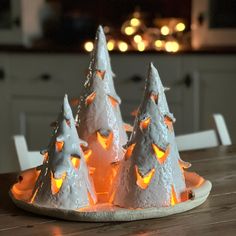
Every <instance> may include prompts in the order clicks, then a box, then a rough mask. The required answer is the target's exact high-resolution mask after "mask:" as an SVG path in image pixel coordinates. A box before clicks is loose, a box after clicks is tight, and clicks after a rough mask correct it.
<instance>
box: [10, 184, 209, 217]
mask: <svg viewBox="0 0 236 236" xmlns="http://www.w3.org/2000/svg"><path fill="white" fill-rule="evenodd" d="M211 187H212V184H211V182H210V181H208V180H205V181H204V182H203V183H202V184H201V185H200V186H199V187H195V188H192V189H190V190H191V192H192V196H193V197H192V198H191V199H190V200H187V201H185V202H181V203H178V204H176V205H174V206H171V207H162V208H146V209H126V208H120V207H116V206H113V205H111V204H98V205H95V206H94V207H90V208H89V210H85V209H84V210H83V211H79V210H67V209H58V208H49V207H45V206H41V205H36V204H31V203H28V202H25V201H21V200H17V199H16V198H14V196H13V194H12V193H11V192H10V196H11V199H12V200H13V202H14V203H15V204H16V206H18V207H19V208H22V209H23V210H26V211H30V212H33V213H35V214H39V215H46V216H51V217H55V218H60V219H64V220H70V221H87V222H112V221H133V220H142V219H151V218H160V217H165V216H169V215H173V214H177V213H181V212H185V211H188V210H191V209H193V208H195V207H197V206H199V205H201V204H202V203H204V202H205V201H206V199H207V197H208V195H209V193H210V190H211Z"/></svg>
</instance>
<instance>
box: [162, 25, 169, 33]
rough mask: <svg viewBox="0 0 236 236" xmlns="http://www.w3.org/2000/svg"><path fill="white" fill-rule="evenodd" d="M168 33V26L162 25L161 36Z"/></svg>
mask: <svg viewBox="0 0 236 236" xmlns="http://www.w3.org/2000/svg"><path fill="white" fill-rule="evenodd" d="M169 33H170V29H169V27H168V26H166V25H164V26H162V27H161V34H162V35H168V34H169Z"/></svg>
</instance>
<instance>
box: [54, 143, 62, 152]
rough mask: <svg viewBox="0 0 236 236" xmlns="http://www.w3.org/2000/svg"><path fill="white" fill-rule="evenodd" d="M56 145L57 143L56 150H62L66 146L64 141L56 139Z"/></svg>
mask: <svg viewBox="0 0 236 236" xmlns="http://www.w3.org/2000/svg"><path fill="white" fill-rule="evenodd" d="M55 145H56V151H57V152H61V151H62V149H63V146H64V142H63V141H56V143H55Z"/></svg>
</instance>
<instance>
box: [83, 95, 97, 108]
mask: <svg viewBox="0 0 236 236" xmlns="http://www.w3.org/2000/svg"><path fill="white" fill-rule="evenodd" d="M95 97H96V92H92V93H91V94H89V95H88V96H87V97H86V99H85V104H86V105H87V106H88V105H90V104H91V103H92V102H93V101H94V99H95Z"/></svg>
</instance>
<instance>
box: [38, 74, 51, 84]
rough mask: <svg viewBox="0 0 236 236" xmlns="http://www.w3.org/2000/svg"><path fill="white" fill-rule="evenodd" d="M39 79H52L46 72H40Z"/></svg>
mask: <svg viewBox="0 0 236 236" xmlns="http://www.w3.org/2000/svg"><path fill="white" fill-rule="evenodd" d="M40 79H41V80H42V81H45V82H47V81H50V80H51V79H52V76H51V75H50V74H48V73H45V74H42V75H41V76H40Z"/></svg>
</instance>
